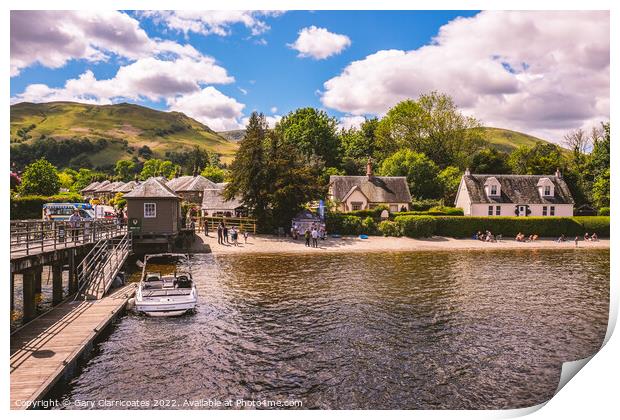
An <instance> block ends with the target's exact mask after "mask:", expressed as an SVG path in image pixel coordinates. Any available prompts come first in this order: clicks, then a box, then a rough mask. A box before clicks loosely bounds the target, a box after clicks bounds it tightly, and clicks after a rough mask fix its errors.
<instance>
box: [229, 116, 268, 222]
mask: <svg viewBox="0 0 620 420" xmlns="http://www.w3.org/2000/svg"><path fill="white" fill-rule="evenodd" d="M267 131H268V125H267V121H266V119H265V116H264V115H263V114H259V113H257V112H252V114H251V115H250V119H249V121H248V125H247V126H246V130H245V135H244V136H243V139H242V140H241V141H240V142H239V150H237V153H236V154H235V160H233V162H232V164H231V180H230V182H229V183H228V185H227V186H226V188H225V190H224V196H225V197H226V198H228V199H231V198H233V197H235V196H241V199H242V201H243V203H244V204H245V206H246V207H247V208H248V210H249V212H250V214H252V215H253V216H254V217H256V218H257V219H258V221H259V224H264V223H265V222H266V221H267V216H268V215H267V210H268V200H267V192H268V188H269V174H268V171H267V168H266V163H267V159H266V150H265V148H266V137H267Z"/></svg>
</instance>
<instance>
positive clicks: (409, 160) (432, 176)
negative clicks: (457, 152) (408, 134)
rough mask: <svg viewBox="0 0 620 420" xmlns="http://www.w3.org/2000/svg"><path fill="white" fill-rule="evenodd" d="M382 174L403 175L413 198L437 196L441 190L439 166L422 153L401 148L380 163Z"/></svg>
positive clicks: (439, 195) (440, 193)
mask: <svg viewBox="0 0 620 420" xmlns="http://www.w3.org/2000/svg"><path fill="white" fill-rule="evenodd" d="M380 172H381V174H382V175H384V176H405V177H407V182H408V184H409V190H410V192H411V195H412V197H413V198H415V199H424V198H438V197H441V195H442V193H443V190H442V186H441V185H440V184H439V182H438V180H437V175H438V174H439V167H438V166H437V165H436V164H435V162H433V161H432V160H430V159H429V158H428V157H427V156H426V155H425V154H424V153H416V152H413V151H411V150H409V149H402V150H399V151H398V152H396V153H394V154H393V155H391V156H389V157H388V158H387V159H385V160H384V161H383V163H382V164H381V170H380Z"/></svg>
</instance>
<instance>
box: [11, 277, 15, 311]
mask: <svg viewBox="0 0 620 420" xmlns="http://www.w3.org/2000/svg"><path fill="white" fill-rule="evenodd" d="M13 310H15V273H13V272H11V313H13Z"/></svg>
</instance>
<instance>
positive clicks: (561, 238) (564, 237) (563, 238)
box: [556, 234, 566, 242]
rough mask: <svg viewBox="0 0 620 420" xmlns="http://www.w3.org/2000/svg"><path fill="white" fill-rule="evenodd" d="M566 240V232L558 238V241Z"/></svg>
mask: <svg viewBox="0 0 620 420" xmlns="http://www.w3.org/2000/svg"><path fill="white" fill-rule="evenodd" d="M565 241H566V236H564V234H562V235H560V237H559V238H558V240H557V241H556V242H565Z"/></svg>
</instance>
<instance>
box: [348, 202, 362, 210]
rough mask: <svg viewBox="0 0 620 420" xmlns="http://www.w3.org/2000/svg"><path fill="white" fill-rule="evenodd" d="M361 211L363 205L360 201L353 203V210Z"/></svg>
mask: <svg viewBox="0 0 620 420" xmlns="http://www.w3.org/2000/svg"><path fill="white" fill-rule="evenodd" d="M361 209H362V203H360V202H359V201H353V202H351V210H353V211H355V210H361Z"/></svg>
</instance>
